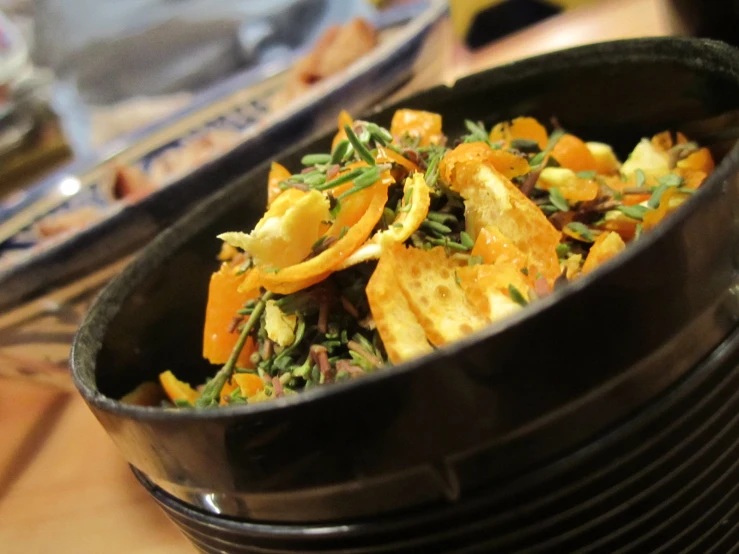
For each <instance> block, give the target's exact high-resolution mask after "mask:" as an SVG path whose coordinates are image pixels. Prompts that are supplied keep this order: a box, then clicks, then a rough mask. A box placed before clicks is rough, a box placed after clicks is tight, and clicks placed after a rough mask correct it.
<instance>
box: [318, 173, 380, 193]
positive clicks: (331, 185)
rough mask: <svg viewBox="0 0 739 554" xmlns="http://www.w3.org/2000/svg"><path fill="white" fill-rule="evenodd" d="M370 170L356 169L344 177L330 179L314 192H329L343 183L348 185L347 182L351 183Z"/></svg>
mask: <svg viewBox="0 0 739 554" xmlns="http://www.w3.org/2000/svg"><path fill="white" fill-rule="evenodd" d="M370 169H371V168H369V167H356V168H354V169H352V170H351V171H348V172H347V173H344V175H339V176H338V177H336V178H334V179H331V180H330V181H328V182H326V183H324V184H322V185H319V186H317V187H316V190H320V191H324V190H329V189H332V188H335V187H338V186H339V185H343V184H344V183H348V182H349V181H352V180H354V179H356V178H357V177H360V176H362V175H364V174H365V173H367V171H369V170H370Z"/></svg>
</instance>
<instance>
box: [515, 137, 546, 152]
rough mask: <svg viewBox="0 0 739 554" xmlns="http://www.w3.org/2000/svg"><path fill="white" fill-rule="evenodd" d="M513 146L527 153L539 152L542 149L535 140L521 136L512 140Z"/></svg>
mask: <svg viewBox="0 0 739 554" xmlns="http://www.w3.org/2000/svg"><path fill="white" fill-rule="evenodd" d="M511 148H512V149H513V150H518V151H519V152H523V153H525V154H537V153H538V152H540V151H541V148H539V143H538V142H536V141H535V140H531V139H525V138H519V139H514V140H512V141H511Z"/></svg>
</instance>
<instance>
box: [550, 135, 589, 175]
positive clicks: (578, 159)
mask: <svg viewBox="0 0 739 554" xmlns="http://www.w3.org/2000/svg"><path fill="white" fill-rule="evenodd" d="M552 157H553V158H554V159H555V160H557V162H559V165H561V166H562V167H566V168H567V169H571V170H572V171H574V172H579V171H596V170H597V169H598V163H597V162H596V161H595V158H594V157H593V154H592V153H591V152H590V150H589V149H588V147H587V145H586V144H585V143H584V142H583V141H582V140H580V139H579V138H577V137H576V136H575V135H570V134H566V135H563V136H562V138H560V139H559V140H558V141H557V144H556V145H555V146H554V148H553V149H552Z"/></svg>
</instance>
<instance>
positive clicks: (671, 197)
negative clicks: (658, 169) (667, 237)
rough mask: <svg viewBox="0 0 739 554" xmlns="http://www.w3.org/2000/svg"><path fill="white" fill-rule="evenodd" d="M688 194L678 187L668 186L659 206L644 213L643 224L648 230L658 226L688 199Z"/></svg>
mask: <svg viewBox="0 0 739 554" xmlns="http://www.w3.org/2000/svg"><path fill="white" fill-rule="evenodd" d="M687 197H688V195H686V194H684V193H680V192H679V191H678V190H677V187H670V188H668V189H667V190H666V191H665V192H664V194H662V197H661V198H660V202H659V206H658V207H657V209H655V210H649V211H648V212H647V213H645V214H644V218H643V226H644V230H645V231H648V230H650V229H653V228H654V227H656V226H657V224H658V223H659V222H660V221H662V220H663V219H664V218H665V217H667V216H668V215H669V214H671V213H672V212H674V211H675V210H676V209H677V208H678V206H680V204H681V203H682V202H683V201H685V200H686V199H687Z"/></svg>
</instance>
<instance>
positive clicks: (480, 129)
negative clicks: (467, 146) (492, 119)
mask: <svg viewBox="0 0 739 554" xmlns="http://www.w3.org/2000/svg"><path fill="white" fill-rule="evenodd" d="M464 126H465V127H467V130H468V131H469V133H470V134H469V135H467V136H466V137H465V139H464V141H465V142H478V141H481V142H488V132H487V131H486V130H485V127H484V126H483V125H482V124H480V123H475V122H474V121H471V120H469V119H465V120H464ZM468 139H469V140H468Z"/></svg>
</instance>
